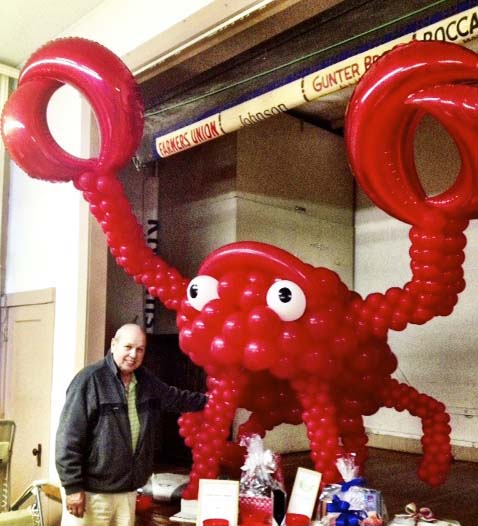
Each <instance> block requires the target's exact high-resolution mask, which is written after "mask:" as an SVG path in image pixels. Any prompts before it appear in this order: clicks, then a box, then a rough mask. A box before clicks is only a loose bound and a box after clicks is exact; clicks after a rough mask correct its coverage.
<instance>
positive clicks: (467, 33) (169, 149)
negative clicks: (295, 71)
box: [155, 6, 478, 157]
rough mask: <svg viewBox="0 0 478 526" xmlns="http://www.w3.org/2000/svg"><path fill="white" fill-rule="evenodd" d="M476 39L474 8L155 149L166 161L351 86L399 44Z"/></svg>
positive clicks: (186, 130)
mask: <svg viewBox="0 0 478 526" xmlns="http://www.w3.org/2000/svg"><path fill="white" fill-rule="evenodd" d="M477 37H478V7H477V6H475V7H472V8H470V9H467V10H465V11H462V12H460V13H458V14H455V15H453V16H450V17H448V18H445V19H443V20H440V21H439V22H436V23H434V24H432V25H429V26H427V27H424V28H422V29H419V30H417V31H415V32H413V33H409V34H406V35H402V36H400V37H398V38H395V39H393V40H390V41H388V42H386V43H384V44H381V45H380V46H377V47H374V48H372V49H368V50H367V51H364V52H362V53H359V54H357V55H355V56H353V57H349V58H347V59H345V60H341V61H340V62H337V63H335V64H332V65H330V66H328V67H325V68H323V69H320V70H318V71H315V72H313V73H310V74H308V75H306V76H304V77H302V78H299V79H296V80H294V81H292V82H289V83H287V84H284V85H282V86H280V87H277V88H274V89H271V90H270V91H268V92H266V93H263V94H261V95H259V96H256V97H254V96H252V97H251V98H250V99H249V100H246V101H245V102H242V103H241V104H237V105H236V106H232V107H230V108H227V109H225V110H223V111H220V112H218V113H216V114H214V115H211V116H209V117H207V118H205V119H202V120H200V121H197V122H194V123H192V124H189V125H187V126H183V127H181V128H179V129H177V130H174V131H172V132H169V133H167V134H165V135H161V136H158V137H156V138H155V150H156V152H157V154H158V155H159V156H160V157H168V156H170V155H174V154H176V153H179V152H181V151H183V150H187V149H188V148H192V147H193V146H197V145H199V144H203V143H205V142H207V141H210V140H212V139H215V138H217V137H220V136H222V135H225V134H226V133H231V132H234V131H237V130H239V129H240V128H244V127H245V126H250V125H252V124H256V123H258V122H261V121H264V120H266V119H268V118H269V117H272V116H274V115H277V114H280V113H283V112H286V111H288V110H290V109H292V108H296V107H297V106H300V105H302V104H304V103H305V102H311V101H313V100H317V99H319V98H321V97H324V96H325V95H329V94H331V93H334V92H335V91H338V90H341V89H343V88H345V87H347V86H352V85H354V84H356V83H357V81H358V80H359V79H360V78H361V77H362V75H363V74H364V73H365V72H366V71H367V70H368V69H369V68H370V66H371V65H372V64H373V63H374V62H375V61H376V60H377V59H378V58H379V57H380V56H381V55H383V54H384V53H386V52H387V51H390V50H391V49H392V48H394V47H395V46H397V45H399V44H404V43H407V42H411V41H412V40H441V41H446V42H453V43H456V44H464V43H466V42H468V41H470V40H472V39H474V38H477Z"/></svg>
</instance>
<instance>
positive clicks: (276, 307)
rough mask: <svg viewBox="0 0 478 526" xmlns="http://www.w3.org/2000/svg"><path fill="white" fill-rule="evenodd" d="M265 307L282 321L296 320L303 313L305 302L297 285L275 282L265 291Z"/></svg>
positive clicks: (303, 295)
mask: <svg viewBox="0 0 478 526" xmlns="http://www.w3.org/2000/svg"><path fill="white" fill-rule="evenodd" d="M266 301H267V306H268V307H269V308H270V309H272V310H273V311H274V312H275V313H276V314H277V316H279V318H280V319H281V320H283V321H294V320H298V319H299V318H300V317H301V316H302V314H304V312H305V307H306V306H307V300H306V298H305V294H304V292H303V291H302V289H301V288H300V287H299V285H296V284H295V283H294V282H293V281H288V280H285V279H283V280H280V281H276V282H275V283H274V284H273V285H272V286H271V288H270V289H269V290H268V291H267V296H266Z"/></svg>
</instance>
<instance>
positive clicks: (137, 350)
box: [111, 325, 146, 374]
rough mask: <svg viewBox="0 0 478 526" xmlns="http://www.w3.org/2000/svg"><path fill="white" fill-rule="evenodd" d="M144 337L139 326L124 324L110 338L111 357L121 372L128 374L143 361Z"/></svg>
mask: <svg viewBox="0 0 478 526" xmlns="http://www.w3.org/2000/svg"><path fill="white" fill-rule="evenodd" d="M145 349H146V337H145V335H144V333H143V331H142V330H141V329H140V328H139V327H135V326H134V325H131V326H125V327H123V328H122V329H120V331H118V333H117V335H116V336H115V337H114V338H113V339H112V340H111V352H112V354H113V359H114V361H115V363H116V365H117V366H118V368H119V370H120V371H121V372H122V373H126V374H130V373H132V372H133V371H134V370H135V369H137V368H138V367H139V366H140V365H141V364H142V362H143V358H144V352H145Z"/></svg>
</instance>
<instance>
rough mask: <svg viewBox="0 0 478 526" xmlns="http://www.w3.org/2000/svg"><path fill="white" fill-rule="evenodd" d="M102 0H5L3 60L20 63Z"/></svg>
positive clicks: (0, 34)
mask: <svg viewBox="0 0 478 526" xmlns="http://www.w3.org/2000/svg"><path fill="white" fill-rule="evenodd" d="M102 2H103V0H66V1H65V0H15V1H14V2H11V1H10V2H8V1H7V0H2V2H1V7H0V63H2V64H6V65H7V66H12V67H18V66H20V65H21V64H22V63H23V62H24V61H25V60H26V59H27V58H28V57H29V56H30V55H31V54H32V53H33V52H34V51H35V50H36V49H37V48H39V47H40V46H42V45H43V44H45V43H46V42H48V41H49V40H51V39H53V38H55V37H57V36H58V35H59V34H60V33H62V32H63V31H64V30H65V29H67V28H68V27H70V26H71V25H73V24H74V23H75V22H76V21H77V20H79V19H80V18H82V17H83V16H85V15H86V14H87V13H89V12H90V11H92V10H93V9H94V8H95V7H96V6H98V5H99V4H101V3H102Z"/></svg>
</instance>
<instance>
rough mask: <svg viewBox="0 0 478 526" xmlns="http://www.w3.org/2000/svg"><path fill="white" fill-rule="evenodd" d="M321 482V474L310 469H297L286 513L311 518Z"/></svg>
mask: <svg viewBox="0 0 478 526" xmlns="http://www.w3.org/2000/svg"><path fill="white" fill-rule="evenodd" d="M321 480H322V473H319V472H318V471H313V470H312V469H306V468H301V467H299V468H297V474H296V476H295V480H294V485H293V487H292V492H291V494H290V499H289V506H288V507H287V513H298V514H300V515H306V516H307V517H309V518H311V517H312V514H313V513H314V507H315V501H316V500H317V495H318V493H319V487H320V481H321Z"/></svg>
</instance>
